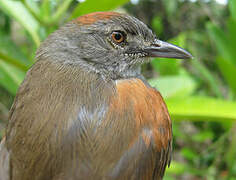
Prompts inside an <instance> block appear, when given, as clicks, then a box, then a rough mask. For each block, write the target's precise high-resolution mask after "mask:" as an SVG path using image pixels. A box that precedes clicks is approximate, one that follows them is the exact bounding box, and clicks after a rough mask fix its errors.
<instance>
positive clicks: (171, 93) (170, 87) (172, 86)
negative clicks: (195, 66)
mask: <svg viewBox="0 0 236 180" xmlns="http://www.w3.org/2000/svg"><path fill="white" fill-rule="evenodd" d="M149 83H150V84H151V85H152V86H153V87H155V88H157V89H158V90H159V91H160V92H161V94H162V96H163V97H164V98H170V97H177V96H178V97H185V96H188V95H190V94H192V93H193V92H194V90H195V89H196V86H197V85H196V83H195V81H194V80H193V79H192V78H191V77H190V76H183V75H181V76H180V75H179V76H164V77H160V78H157V79H151V80H149Z"/></svg>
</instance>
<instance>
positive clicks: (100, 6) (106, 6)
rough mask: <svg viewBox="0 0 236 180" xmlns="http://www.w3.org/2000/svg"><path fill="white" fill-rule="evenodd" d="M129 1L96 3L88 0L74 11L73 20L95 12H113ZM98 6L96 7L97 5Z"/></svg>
mask: <svg viewBox="0 0 236 180" xmlns="http://www.w3.org/2000/svg"><path fill="white" fill-rule="evenodd" d="M128 1H129V0H115V1H111V0H99V1H98V3H95V1H94V0H86V1H84V2H82V3H80V4H78V6H77V7H76V8H75V9H74V11H73V12H72V15H71V19H72V18H76V17H78V16H80V15H83V14H87V13H91V12H95V11H109V10H113V9H115V8H117V7H119V6H121V5H123V4H125V3H126V2H128ZM95 4H96V5H95Z"/></svg>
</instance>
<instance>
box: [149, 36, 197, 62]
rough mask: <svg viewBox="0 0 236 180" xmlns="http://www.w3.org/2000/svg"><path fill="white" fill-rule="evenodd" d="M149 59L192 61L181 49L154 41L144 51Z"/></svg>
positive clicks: (187, 53)
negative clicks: (161, 58) (162, 58)
mask: <svg viewBox="0 0 236 180" xmlns="http://www.w3.org/2000/svg"><path fill="white" fill-rule="evenodd" d="M144 52H145V53H147V56H149V57H164V58H176V59H192V58H193V56H192V55H191V54H190V53H189V52H188V51H186V50H184V49H183V48H181V47H178V46H175V45H173V44H170V43H167V42H164V41H160V40H158V39H156V40H155V41H154V42H153V43H152V44H151V45H150V46H149V47H147V48H145V49H144Z"/></svg>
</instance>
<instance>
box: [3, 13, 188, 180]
mask: <svg viewBox="0 0 236 180" xmlns="http://www.w3.org/2000/svg"><path fill="white" fill-rule="evenodd" d="M153 57H162V58H176V59H191V58H192V55H191V54H190V53H189V52H187V51H186V50H184V49H182V48H180V47H178V46H175V45H173V44H170V43H167V42H164V41H161V40H159V39H158V38H157V36H156V35H155V33H153V32H152V30H151V29H150V28H148V26H147V25H145V24H144V23H143V22H141V21H140V20H138V19H137V18H135V17H132V16H130V15H127V14H124V13H118V12H93V13H90V14H86V15H83V16H80V17H78V18H76V19H74V20H72V21H70V22H68V23H66V24H65V25H63V26H61V27H60V28H59V29H58V30H56V31H55V32H53V33H52V34H50V35H49V36H48V37H47V38H46V40H44V42H42V43H41V45H40V47H39V48H38V50H37V52H36V56H35V63H34V64H33V65H32V67H31V68H30V69H29V70H28V72H27V73H26V76H25V79H24V80H23V82H22V84H21V85H20V87H19V90H18V92H17V94H16V97H15V99H14V102H13V105H12V107H11V109H10V112H9V120H8V124H7V127H6V133H5V136H4V137H3V139H2V141H1V144H0V179H1V180H154V179H155V180H161V179H162V178H163V176H164V173H165V169H166V167H167V166H169V165H170V162H171V154H172V122H171V120H170V115H169V112H168V109H167V106H166V104H165V102H164V100H163V98H162V96H161V94H160V92H159V91H158V90H156V89H155V88H153V87H151V85H149V83H148V81H147V80H146V79H145V77H144V76H143V75H142V74H141V65H142V64H143V63H147V62H149V61H150V59H152V58H153ZM166 71H168V69H167V70H166Z"/></svg>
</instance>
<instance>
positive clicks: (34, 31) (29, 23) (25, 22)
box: [0, 0, 40, 46]
mask: <svg viewBox="0 0 236 180" xmlns="http://www.w3.org/2000/svg"><path fill="white" fill-rule="evenodd" d="M0 8H1V9H2V10H3V11H4V12H5V13H7V14H8V15H9V16H11V17H13V18H14V19H15V20H16V21H18V22H19V23H20V24H21V25H22V26H23V27H24V28H25V29H26V30H27V31H28V32H29V34H30V35H31V37H32V39H33V40H34V42H35V44H36V45H37V46H39V44H40V38H39V35H38V30H39V23H38V22H37V21H36V20H35V18H34V17H33V16H32V15H31V14H30V13H29V12H28V10H27V9H26V8H25V6H24V5H23V4H22V2H20V1H13V0H7V1H6V0H0Z"/></svg>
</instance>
